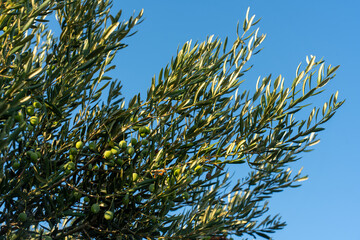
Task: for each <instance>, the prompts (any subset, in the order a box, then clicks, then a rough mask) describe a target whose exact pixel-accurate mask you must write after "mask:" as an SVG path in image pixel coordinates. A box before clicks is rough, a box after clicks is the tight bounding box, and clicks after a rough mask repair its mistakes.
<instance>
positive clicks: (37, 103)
mask: <svg viewBox="0 0 360 240" xmlns="http://www.w3.org/2000/svg"><path fill="white" fill-rule="evenodd" d="M33 106H34V108H41V107H42V104H41V103H39V102H38V101H35V102H33Z"/></svg>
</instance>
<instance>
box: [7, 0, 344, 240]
mask: <svg viewBox="0 0 360 240" xmlns="http://www.w3.org/2000/svg"><path fill="white" fill-rule="evenodd" d="M110 4H111V2H110V1H109V0H107V1H105V0H98V1H88V0H82V1H81V0H73V1H69V0H66V1H65V0H58V1H50V0H45V1H43V0H32V1H25V0H12V1H4V2H2V3H1V7H0V11H1V16H0V44H1V45H0V54H1V58H0V59H1V60H0V89H1V90H0V166H1V169H0V223H1V229H0V235H2V236H4V237H3V238H9V239H142V238H147V239H154V238H162V239H169V238H171V239H210V238H211V239H224V236H226V234H231V235H236V236H242V237H244V238H245V237H246V235H251V236H253V237H256V236H260V237H263V238H269V237H268V235H269V233H273V232H274V231H275V230H278V229H281V228H283V227H284V226H285V223H284V222H282V221H281V220H280V218H279V217H278V216H269V215H268V214H267V212H268V207H267V199H268V198H270V197H271V195H272V194H273V193H275V192H279V191H282V190H283V189H285V188H288V187H296V186H299V183H298V182H299V181H302V180H304V179H305V178H306V177H304V176H302V175H301V174H300V172H299V173H297V174H295V175H292V174H291V170H290V169H289V168H288V166H289V163H291V162H294V161H296V160H298V158H299V153H302V152H306V151H309V147H310V146H312V145H314V144H316V143H317V142H318V141H319V140H317V138H316V136H317V132H319V131H321V130H323V128H322V127H321V125H322V124H324V123H325V122H326V121H328V120H329V119H330V118H331V117H332V116H333V114H334V113H335V110H336V109H338V108H339V107H340V106H341V104H342V103H343V102H337V93H336V94H334V95H332V96H331V97H330V99H329V101H328V102H327V103H325V104H324V106H323V107H322V109H319V108H317V107H314V108H313V109H312V111H311V112H310V114H309V117H308V118H307V119H306V120H296V119H295V115H297V114H298V112H299V111H301V110H303V109H307V108H305V107H306V106H308V105H310V104H308V103H309V101H308V100H309V99H310V98H311V97H312V96H314V95H317V94H319V93H320V92H322V91H323V90H322V88H323V87H324V86H325V85H326V84H327V83H328V82H329V80H330V79H332V78H333V77H334V72H335V70H336V69H337V68H338V67H331V66H328V67H327V68H326V67H325V65H324V63H323V61H322V60H320V61H316V60H315V57H313V56H311V58H310V59H307V64H306V66H305V67H301V66H300V65H299V67H298V69H297V72H296V77H295V79H294V80H293V82H292V84H291V86H289V87H285V86H284V79H283V78H282V77H281V76H279V77H277V78H275V80H273V78H272V77H271V76H268V77H265V78H263V79H260V78H259V80H258V83H257V86H256V91H255V92H254V93H251V92H250V91H248V90H244V89H242V88H241V86H242V85H241V84H242V83H243V80H242V77H243V75H244V74H245V73H246V71H248V70H249V69H250V68H251V67H246V66H245V65H246V63H247V62H248V61H249V59H250V58H251V56H252V55H254V54H256V53H258V52H259V50H258V47H259V45H260V44H261V42H262V41H263V40H264V38H265V35H261V36H258V30H255V31H252V32H251V31H250V29H251V27H252V26H254V25H255V24H256V23H257V22H256V21H255V20H254V17H251V18H249V15H248V14H249V12H248V13H247V15H246V19H245V20H244V24H243V27H242V30H240V27H239V26H238V30H237V34H238V38H237V39H236V40H235V42H234V43H233V44H232V45H231V46H227V42H228V41H227V39H226V40H225V42H224V43H222V42H221V41H220V40H219V39H213V38H212V37H209V38H208V39H207V41H205V42H202V43H195V44H192V43H191V42H187V43H186V44H185V45H184V46H183V47H182V48H181V49H180V50H179V51H178V53H177V56H176V57H175V58H173V59H172V60H171V63H170V64H169V65H167V66H166V67H165V68H164V69H161V71H160V73H159V75H158V77H157V78H155V77H154V78H153V79H152V83H151V86H150V88H149V90H148V93H147V97H146V99H142V98H141V97H140V95H137V96H134V98H133V99H132V100H131V101H130V102H129V104H128V105H125V101H124V99H123V98H122V95H121V92H120V90H121V85H120V83H119V82H117V81H113V80H112V79H111V78H110V77H109V76H107V75H106V74H107V73H108V71H110V70H112V69H114V68H115V65H111V62H112V60H113V58H114V56H115V54H116V52H117V51H118V50H120V49H122V48H124V47H126V45H125V44H124V43H123V39H124V38H125V37H126V36H130V35H131V34H132V33H133V32H132V31H131V30H132V29H133V28H134V27H135V26H136V25H137V24H138V23H139V22H141V17H142V11H141V12H140V13H139V14H138V15H137V16H134V17H131V18H130V19H129V20H128V21H126V22H125V21H123V22H120V21H119V19H120V16H121V11H120V12H119V13H118V14H117V15H116V16H113V15H111V14H110ZM52 13H56V19H57V21H58V23H59V25H60V27H61V34H60V35H59V37H54V36H53V34H52V32H51V31H50V30H49V29H48V27H49V26H50V24H49V22H48V20H47V19H46V17H47V16H49V15H51V14H52ZM48 18H49V17H48ZM240 31H242V32H243V33H242V34H241V33H240ZM105 89H109V93H108V99H107V101H104V98H101V94H102V91H104V90H105ZM239 91H240V92H241V93H239ZM229 164H230V166H231V165H232V164H238V165H239V166H243V167H244V168H245V169H246V168H247V167H250V168H249V169H250V171H249V174H248V175H247V176H245V177H244V178H242V179H239V180H238V182H237V183H235V184H232V185H230V184H229V183H230V180H229V174H228V173H227V171H226V167H227V166H228V165H229Z"/></svg>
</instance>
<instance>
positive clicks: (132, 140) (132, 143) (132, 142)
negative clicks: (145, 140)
mask: <svg viewBox="0 0 360 240" xmlns="http://www.w3.org/2000/svg"><path fill="white" fill-rule="evenodd" d="M130 143H131V146H135V145H136V144H137V140H136V138H132V139H131V141H130Z"/></svg>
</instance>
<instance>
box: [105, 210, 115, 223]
mask: <svg viewBox="0 0 360 240" xmlns="http://www.w3.org/2000/svg"><path fill="white" fill-rule="evenodd" d="M104 218H105V219H106V220H108V221H110V220H112V219H113V218H114V213H113V212H112V211H106V212H105V213H104Z"/></svg>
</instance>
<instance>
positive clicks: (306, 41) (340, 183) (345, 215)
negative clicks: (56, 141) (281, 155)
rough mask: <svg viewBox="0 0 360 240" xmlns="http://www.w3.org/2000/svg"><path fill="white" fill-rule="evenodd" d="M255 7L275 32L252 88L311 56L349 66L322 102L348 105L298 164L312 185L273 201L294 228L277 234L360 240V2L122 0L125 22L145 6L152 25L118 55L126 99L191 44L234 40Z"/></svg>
mask: <svg viewBox="0 0 360 240" xmlns="http://www.w3.org/2000/svg"><path fill="white" fill-rule="evenodd" d="M248 6H250V9H251V10H250V13H251V14H255V15H256V17H257V18H259V17H261V18H262V20H261V21H260V23H259V24H258V27H260V32H261V33H266V34H267V38H266V39H265V42H264V43H263V44H262V46H263V47H264V50H263V51H262V52H261V53H260V54H258V55H256V56H255V57H254V58H253V63H254V68H253V69H252V70H251V72H249V74H248V75H245V78H246V79H247V81H249V82H250V85H249V86H252V85H251V84H252V83H253V87H254V88H255V82H256V79H257V77H258V76H260V75H261V76H265V75H268V74H270V73H271V74H273V76H277V75H278V74H282V75H283V76H284V77H285V79H286V80H287V81H292V79H293V78H294V76H295V70H296V67H297V65H298V64H299V63H300V62H303V63H304V62H305V57H306V56H307V55H310V54H311V55H315V56H317V58H318V59H320V58H322V57H324V59H325V60H326V63H327V64H332V65H341V68H340V69H339V70H338V72H337V76H336V78H335V79H333V81H332V82H331V83H330V84H328V85H327V86H326V92H325V94H324V97H320V98H315V99H314V103H315V104H317V105H318V106H322V104H323V102H324V101H325V100H326V98H327V97H329V96H330V94H331V93H334V92H335V91H336V90H339V99H340V100H341V99H346V102H345V104H344V105H343V106H342V107H341V108H340V109H339V111H338V112H337V114H335V116H334V117H333V118H332V119H331V120H330V121H329V122H328V123H327V124H326V125H325V128H326V130H325V131H323V132H321V133H320V139H321V142H320V143H319V144H318V145H316V146H315V147H314V149H315V150H314V151H313V152H310V153H307V154H305V155H303V158H302V159H301V161H300V162H299V163H298V164H296V165H293V167H294V168H295V169H298V168H299V167H301V166H303V167H304V170H303V173H305V174H308V175H309V180H307V181H306V182H303V186H302V187H300V188H296V189H288V190H287V191H284V192H281V193H278V194H277V195H275V196H274V198H272V199H271V200H270V208H271V212H272V213H280V214H281V215H282V217H283V218H282V219H283V220H285V221H286V222H287V224H288V226H287V227H286V228H285V229H284V230H281V231H278V232H277V233H275V234H273V235H272V236H273V238H274V239H276V240H289V239H291V240H304V239H306V240H311V239H326V240H338V239H347V240H360V231H359V230H358V228H359V223H360V220H359V217H360V209H359V207H358V204H359V202H360V201H359V198H360V186H359V177H360V173H359V169H360V157H359V154H358V152H359V149H360V144H359V140H358V139H359V135H360V130H359V125H358V123H359V117H360V114H359V112H360V107H359V104H360V83H359V82H360V79H359V74H357V71H358V70H359V68H360V60H359V59H360V58H359V54H360V42H359V39H360V33H359V29H360V14H359V10H360V2H359V1H355V0H352V1H350V0H343V1H335V0H327V1H325V0H318V1H313V0H302V1H289V0H278V1H269V0H257V1H254V0H253V1H250V0H237V1H235V0H229V1H226V0H225V1H215V0H207V1H204V0H196V1H194V0H193V1H189V0H182V1H163V0H158V1H148V0H137V1H115V3H114V7H113V10H114V11H115V10H119V9H122V10H123V13H124V18H123V19H125V17H128V16H130V15H131V14H132V13H133V11H134V10H135V11H136V12H139V11H140V10H141V9H142V8H144V19H145V21H144V22H143V23H142V24H140V25H139V26H138V27H137V30H138V33H137V34H135V35H134V36H132V37H131V38H128V39H126V43H128V44H129V47H128V48H126V49H124V50H121V51H120V52H119V53H118V57H117V58H116V59H115V64H116V65H117V68H116V70H114V72H113V76H114V77H117V78H119V79H120V80H121V81H122V84H123V94H124V95H125V97H126V99H130V98H131V97H132V96H133V95H134V94H137V93H138V92H140V93H141V95H142V96H143V97H145V94H146V90H147V88H148V87H149V86H150V83H151V78H152V76H153V75H154V74H156V75H157V74H158V73H159V71H160V69H161V68H162V67H165V66H166V64H167V63H168V62H169V61H170V59H171V57H172V56H174V55H175V54H176V50H177V48H178V46H182V45H183V44H184V43H185V42H186V41H188V40H190V39H192V40H193V42H194V41H197V40H198V41H204V40H205V39H206V36H208V35H212V34H214V35H215V36H219V37H220V38H221V39H224V38H225V37H226V36H229V38H230V39H234V37H235V36H236V24H237V22H238V21H240V23H242V21H243V19H244V16H245V12H246V9H247V7H248ZM229 42H230V41H229ZM235 177H239V178H240V177H241V176H235Z"/></svg>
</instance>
